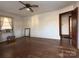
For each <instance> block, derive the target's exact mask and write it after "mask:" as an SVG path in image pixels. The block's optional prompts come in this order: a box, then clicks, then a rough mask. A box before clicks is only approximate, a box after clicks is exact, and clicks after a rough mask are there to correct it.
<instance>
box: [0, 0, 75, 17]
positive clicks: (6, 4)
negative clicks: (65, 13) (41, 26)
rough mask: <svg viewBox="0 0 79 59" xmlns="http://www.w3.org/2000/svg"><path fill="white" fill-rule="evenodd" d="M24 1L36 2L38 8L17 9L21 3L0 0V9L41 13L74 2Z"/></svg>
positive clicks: (12, 11)
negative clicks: (28, 9)
mask: <svg viewBox="0 0 79 59" xmlns="http://www.w3.org/2000/svg"><path fill="white" fill-rule="evenodd" d="M23 2H24V3H30V4H36V5H39V8H32V9H33V10H34V12H33V13H32V12H30V11H27V10H26V9H24V10H19V8H21V7H23V6H24V5H22V4H21V3H19V2H18V1H0V11H5V12H9V13H13V14H17V15H21V16H28V15H33V14H37V13H43V12H48V11H54V10H58V9H59V8H63V7H65V6H68V5H71V4H73V3H75V2H73V1H23Z"/></svg>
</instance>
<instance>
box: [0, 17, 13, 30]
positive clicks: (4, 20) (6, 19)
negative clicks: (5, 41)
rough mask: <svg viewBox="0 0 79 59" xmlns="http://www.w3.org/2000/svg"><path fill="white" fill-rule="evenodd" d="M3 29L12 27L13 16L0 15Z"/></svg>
mask: <svg viewBox="0 0 79 59" xmlns="http://www.w3.org/2000/svg"><path fill="white" fill-rule="evenodd" d="M0 20H1V30H6V29H12V18H9V17H0Z"/></svg>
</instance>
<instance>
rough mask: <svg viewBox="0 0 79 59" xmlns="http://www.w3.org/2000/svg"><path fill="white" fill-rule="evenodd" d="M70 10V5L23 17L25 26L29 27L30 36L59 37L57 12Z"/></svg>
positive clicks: (71, 8) (71, 7)
mask: <svg viewBox="0 0 79 59" xmlns="http://www.w3.org/2000/svg"><path fill="white" fill-rule="evenodd" d="M70 10H73V6H72V5H71V6H68V7H65V8H63V9H59V10H56V11H51V12H46V13H41V14H36V15H33V16H29V17H25V21H24V22H25V27H26V28H27V27H29V28H31V37H40V38H51V39H60V36H59V14H60V13H63V12H67V11H70ZM26 23H27V24H26Z"/></svg>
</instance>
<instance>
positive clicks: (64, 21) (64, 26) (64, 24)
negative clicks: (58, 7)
mask: <svg viewBox="0 0 79 59" xmlns="http://www.w3.org/2000/svg"><path fill="white" fill-rule="evenodd" d="M69 16H70V14H65V15H62V16H61V23H62V27H61V28H62V31H61V32H62V34H63V35H69Z"/></svg>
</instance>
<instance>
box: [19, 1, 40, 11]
mask: <svg viewBox="0 0 79 59" xmlns="http://www.w3.org/2000/svg"><path fill="white" fill-rule="evenodd" d="M19 2H20V3H21V4H23V5H24V7H22V8H20V9H19V10H23V9H25V8H26V9H27V10H28V11H31V12H34V11H33V9H32V7H39V6H38V5H31V4H28V3H27V4H25V3H23V2H22V1H19Z"/></svg>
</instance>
